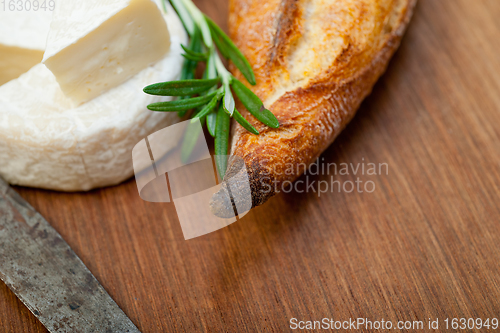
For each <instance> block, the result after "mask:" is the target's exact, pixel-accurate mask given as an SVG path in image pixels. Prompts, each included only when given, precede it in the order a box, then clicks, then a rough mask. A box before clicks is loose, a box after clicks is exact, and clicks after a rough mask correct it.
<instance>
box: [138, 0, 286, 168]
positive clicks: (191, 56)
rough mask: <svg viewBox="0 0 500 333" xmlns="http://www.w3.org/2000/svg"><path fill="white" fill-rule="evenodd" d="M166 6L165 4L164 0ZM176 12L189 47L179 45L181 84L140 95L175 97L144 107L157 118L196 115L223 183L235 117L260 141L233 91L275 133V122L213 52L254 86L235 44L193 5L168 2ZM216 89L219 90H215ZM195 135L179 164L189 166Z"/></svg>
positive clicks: (185, 145) (152, 87) (188, 1)
mask: <svg viewBox="0 0 500 333" xmlns="http://www.w3.org/2000/svg"><path fill="white" fill-rule="evenodd" d="M164 1H167V0H164ZM170 3H171V4H172V6H173V7H174V8H175V10H176V11H177V13H178V15H179V17H180V19H181V21H182V23H183V25H184V27H185V29H186V31H187V33H188V34H189V37H190V41H189V45H187V46H185V45H182V48H183V50H184V52H185V53H184V54H183V56H184V58H185V59H184V64H183V67H182V71H181V77H180V80H179V81H171V82H162V83H156V84H153V85H150V86H148V87H146V88H144V92H145V93H147V94H151V95H158V96H178V97H179V99H178V100H175V101H170V102H161V103H154V104H150V105H148V109H150V110H152V111H160V112H178V113H179V116H181V117H183V116H185V115H186V112H187V111H188V110H191V109H194V110H195V111H194V112H193V113H192V116H191V117H192V119H193V120H192V123H194V122H195V121H198V120H199V121H200V122H201V124H204V123H206V124H207V129H208V132H209V133H210V135H211V136H213V137H214V138H215V155H216V163H217V167H218V170H219V173H220V175H221V177H222V178H223V177H224V174H225V170H226V166H227V157H226V155H227V154H228V142H229V131H230V128H229V127H230V118H231V117H233V118H234V119H235V120H236V121H237V122H238V123H239V124H240V125H241V126H242V127H243V128H245V129H246V130H247V131H249V132H250V133H253V134H255V135H258V134H259V132H258V131H257V129H256V128H255V127H254V126H252V125H251V124H250V123H249V122H248V121H247V120H246V119H245V118H244V117H243V116H242V115H241V113H240V112H238V110H236V103H235V100H234V96H233V91H234V93H235V94H236V96H237V97H238V98H239V99H240V101H241V102H242V104H243V105H244V106H245V107H246V108H247V109H248V111H249V112H250V113H251V114H252V115H253V116H254V117H255V118H256V119H257V120H259V121H260V122H262V123H263V124H265V125H267V126H269V127H271V128H278V127H279V122H278V120H277V119H276V117H275V116H274V115H273V114H272V112H270V111H269V110H267V109H266V108H265V107H264V104H263V102H262V101H261V100H260V99H259V97H257V95H255V94H254V93H253V92H252V91H251V90H250V89H248V87H247V86H245V85H244V84H243V83H242V82H240V81H238V80H237V79H236V78H235V77H234V76H233V75H231V73H230V72H229V71H228V70H227V69H226V67H225V66H224V64H223V62H222V60H221V58H220V56H219V53H218V52H217V50H218V51H219V52H220V53H221V54H222V55H223V56H224V57H225V58H226V59H229V60H231V61H232V62H233V64H234V65H235V66H236V67H237V68H238V69H239V71H240V72H241V73H242V74H243V76H244V77H245V79H246V80H247V81H248V82H249V83H250V84H251V85H255V84H256V80H255V74H254V72H253V69H252V67H251V66H250V63H249V62H248V60H247V59H246V58H245V56H244V55H243V53H241V51H240V50H239V49H238V48H237V47H236V45H235V44H234V43H233V41H232V40H231V39H230V38H229V37H228V36H227V35H226V34H225V33H224V31H222V29H221V28H219V27H218V26H217V25H216V24H215V23H214V22H213V21H212V20H211V19H209V18H208V17H207V16H205V15H204V14H203V13H202V12H201V11H200V10H199V9H198V8H197V7H196V6H195V5H194V3H193V2H192V1H191V0H170ZM200 62H204V63H206V70H205V72H204V74H203V78H202V79H195V71H196V68H197V67H198V64H199V63H200ZM219 85H220V86H219ZM199 135H201V133H199V131H195V130H193V131H191V130H189V128H188V130H187V131H186V134H185V138H184V143H183V147H182V158H183V160H187V159H188V158H189V154H190V151H191V150H192V146H193V142H196V140H197V138H198V136H199Z"/></svg>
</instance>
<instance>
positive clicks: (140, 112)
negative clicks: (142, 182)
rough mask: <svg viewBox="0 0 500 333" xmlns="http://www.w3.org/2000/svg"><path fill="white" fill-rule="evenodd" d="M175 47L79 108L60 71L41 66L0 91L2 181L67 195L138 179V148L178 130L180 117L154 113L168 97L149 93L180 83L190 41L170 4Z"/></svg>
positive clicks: (169, 15) (172, 36) (170, 28)
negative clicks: (135, 149)
mask: <svg viewBox="0 0 500 333" xmlns="http://www.w3.org/2000/svg"><path fill="white" fill-rule="evenodd" d="M165 20H166V22H167V24H168V28H169V30H170V35H171V47H170V51H169V52H168V53H167V55H166V57H165V58H164V59H163V60H160V61H159V62H158V63H156V64H155V65H154V66H150V67H147V68H145V69H144V70H142V71H141V72H140V73H139V74H137V75H135V76H134V77H133V78H131V79H130V80H128V81H126V82H125V83H123V84H122V85H120V86H118V87H116V88H113V89H111V90H109V91H108V92H106V93H104V94H102V95H101V96H99V97H97V98H95V99H93V100H91V101H89V102H87V103H85V104H82V105H80V106H77V107H74V106H73V104H74V103H73V101H72V100H71V99H70V98H68V97H67V96H65V94H64V92H63V91H62V90H61V88H60V87H59V84H58V83H57V81H56V78H55V76H54V75H53V73H52V72H51V71H50V70H48V69H47V67H46V66H45V65H43V64H38V65H36V66H35V67H33V68H32V69H31V70H30V71H29V72H27V73H25V74H24V75H22V76H21V77H20V78H18V79H16V80H12V81H10V82H8V83H7V84H5V85H3V86H1V87H0V176H2V177H3V178H4V179H5V180H7V181H8V182H9V183H11V184H14V185H22V186H31V187H40V188H45V189H52V190H61V191H80V190H90V189H93V188H97V187H102V186H108V185H114V184H118V183H120V182H122V181H124V180H126V179H127V178H129V177H131V176H132V175H133V167H132V149H133V147H134V146H135V145H136V144H137V142H139V141H140V140H142V139H143V138H144V137H146V136H147V135H149V134H151V133H153V132H155V131H157V130H159V129H162V128H164V127H166V126H168V125H171V124H173V123H175V122H177V121H179V118H178V117H177V114H175V113H155V112H151V111H149V110H147V108H146V106H147V105H148V104H150V103H154V102H158V101H163V100H166V99H165V98H162V97H155V96H149V95H146V94H144V93H142V89H143V88H144V87H145V86H146V85H149V84H152V83H156V82H162V81H167V80H175V79H177V77H178V76H179V73H180V70H181V67H182V63H183V57H182V56H181V53H182V49H181V46H180V45H181V44H185V43H186V41H187V36H186V33H185V31H184V29H183V27H182V24H181V22H180V20H179V18H178V17H177V16H176V14H175V13H174V11H173V9H172V8H171V7H169V10H168V12H167V14H166V15H165Z"/></svg>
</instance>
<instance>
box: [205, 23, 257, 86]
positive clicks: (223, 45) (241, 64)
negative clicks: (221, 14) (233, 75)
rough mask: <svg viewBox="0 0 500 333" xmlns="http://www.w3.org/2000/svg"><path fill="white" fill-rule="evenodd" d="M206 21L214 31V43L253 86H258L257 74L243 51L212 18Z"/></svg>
mask: <svg viewBox="0 0 500 333" xmlns="http://www.w3.org/2000/svg"><path fill="white" fill-rule="evenodd" d="M205 19H206V21H207V23H208V26H209V27H210V30H211V31H212V35H213V37H214V42H215V44H216V45H217V48H218V49H219V51H220V52H221V53H222V55H223V56H224V57H226V58H229V59H231V61H232V62H233V63H234V65H235V66H236V67H237V68H238V69H239V70H240V72H241V73H242V74H243V75H244V76H245V78H246V79H247V80H248V82H249V83H250V84H251V85H253V86H254V85H256V84H257V83H256V81H255V73H254V72H253V69H252V67H251V66H250V63H249V62H248V60H247V58H245V56H244V55H243V53H241V51H240V50H239V49H238V48H237V47H236V45H234V43H233V41H232V40H231V38H229V37H228V36H227V35H226V34H225V33H224V31H222V29H221V28H219V27H218V26H217V24H215V23H214V22H213V21H212V20H211V19H210V18H208V17H207V16H205Z"/></svg>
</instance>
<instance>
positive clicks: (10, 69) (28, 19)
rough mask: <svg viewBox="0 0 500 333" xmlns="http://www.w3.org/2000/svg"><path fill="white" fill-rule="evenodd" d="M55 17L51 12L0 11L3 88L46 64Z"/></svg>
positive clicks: (0, 54)
mask: <svg viewBox="0 0 500 333" xmlns="http://www.w3.org/2000/svg"><path fill="white" fill-rule="evenodd" d="M16 6H17V4H16ZM6 9H8V6H7V7H6ZM51 18H52V12H51V11H50V10H47V11H44V10H39V11H36V12H35V11H17V10H15V11H9V10H5V11H4V10H0V85H2V84H4V83H6V82H9V81H10V80H13V79H16V78H18V77H19V75H21V74H23V73H26V72H27V71H28V70H29V69H30V68H31V67H33V66H35V65H36V64H38V63H40V61H42V57H43V52H44V51H45V43H46V41H47V34H48V32H49V28H50V21H51Z"/></svg>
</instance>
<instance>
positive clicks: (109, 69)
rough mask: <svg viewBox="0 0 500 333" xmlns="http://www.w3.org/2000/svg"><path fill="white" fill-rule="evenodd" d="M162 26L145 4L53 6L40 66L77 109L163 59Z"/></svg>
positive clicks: (116, 0) (74, 0)
mask: <svg viewBox="0 0 500 333" xmlns="http://www.w3.org/2000/svg"><path fill="white" fill-rule="evenodd" d="M169 49H170V35H169V31H168V28H167V24H166V22H165V19H164V18H163V15H162V13H161V11H160V9H159V8H158V5H157V4H156V3H155V2H153V1H151V0H84V1H82V0H65V1H58V2H57V4H56V8H55V11H54V17H53V21H52V24H51V27H50V31H49V37H48V39H47V48H46V51H45V54H44V58H43V62H44V63H45V65H46V66H47V67H48V68H49V69H50V70H51V71H52V73H53V74H54V75H55V77H56V79H57V82H58V83H59V85H60V87H61V90H62V91H63V92H64V93H65V95H66V96H68V97H70V98H71V99H72V100H73V101H74V102H76V103H77V104H81V103H84V102H86V101H89V100H91V99H93V98H95V97H97V96H99V95H101V94H102V93H104V92H106V91H108V90H109V89H111V88H114V87H117V86H119V85H120V84H122V83H123V82H125V81H126V80H128V79H129V78H131V77H132V76H134V75H135V74H137V73H139V72H140V71H141V70H143V69H144V68H146V67H148V66H149V65H152V64H154V63H156V62H157V61H159V60H161V59H162V58H163V57H165V55H166V53H167V52H168V51H169Z"/></svg>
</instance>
